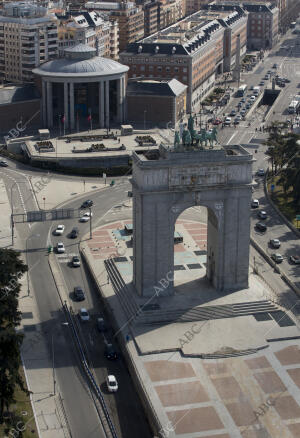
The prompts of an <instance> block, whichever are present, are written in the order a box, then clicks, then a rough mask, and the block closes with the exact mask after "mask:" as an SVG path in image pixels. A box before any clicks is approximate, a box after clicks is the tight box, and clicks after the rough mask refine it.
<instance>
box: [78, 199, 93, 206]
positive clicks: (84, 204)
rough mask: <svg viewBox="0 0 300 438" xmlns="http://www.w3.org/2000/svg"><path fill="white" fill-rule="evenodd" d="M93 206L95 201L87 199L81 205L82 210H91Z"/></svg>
mask: <svg viewBox="0 0 300 438" xmlns="http://www.w3.org/2000/svg"><path fill="white" fill-rule="evenodd" d="M92 205H94V203H93V201H92V200H91V199H87V200H86V201H84V202H83V203H82V204H81V208H89V207H92Z"/></svg>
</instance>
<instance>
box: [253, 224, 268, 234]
mask: <svg viewBox="0 0 300 438" xmlns="http://www.w3.org/2000/svg"><path fill="white" fill-rule="evenodd" d="M255 228H256V229H257V230H259V231H262V232H265V231H267V225H266V224H264V223H263V222H257V224H256V225H255Z"/></svg>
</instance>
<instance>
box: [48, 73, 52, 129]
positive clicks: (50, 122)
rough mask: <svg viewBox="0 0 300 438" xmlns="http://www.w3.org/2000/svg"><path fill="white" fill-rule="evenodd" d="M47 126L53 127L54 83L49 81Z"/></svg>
mask: <svg viewBox="0 0 300 438" xmlns="http://www.w3.org/2000/svg"><path fill="white" fill-rule="evenodd" d="M47 126H48V128H52V126H53V102H52V82H50V81H47Z"/></svg>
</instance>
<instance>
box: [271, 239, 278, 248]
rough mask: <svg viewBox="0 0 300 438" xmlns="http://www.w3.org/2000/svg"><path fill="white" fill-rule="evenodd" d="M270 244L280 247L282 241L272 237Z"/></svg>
mask: <svg viewBox="0 0 300 438" xmlns="http://www.w3.org/2000/svg"><path fill="white" fill-rule="evenodd" d="M269 243H270V246H272V248H276V249H277V248H280V245H281V242H280V240H279V239H271V240H270V242H269Z"/></svg>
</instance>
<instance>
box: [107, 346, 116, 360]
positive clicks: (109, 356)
mask: <svg viewBox="0 0 300 438" xmlns="http://www.w3.org/2000/svg"><path fill="white" fill-rule="evenodd" d="M104 356H105V357H106V359H109V360H116V359H118V353H117V352H116V350H115V349H114V346H113V344H108V343H105V348H104Z"/></svg>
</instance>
